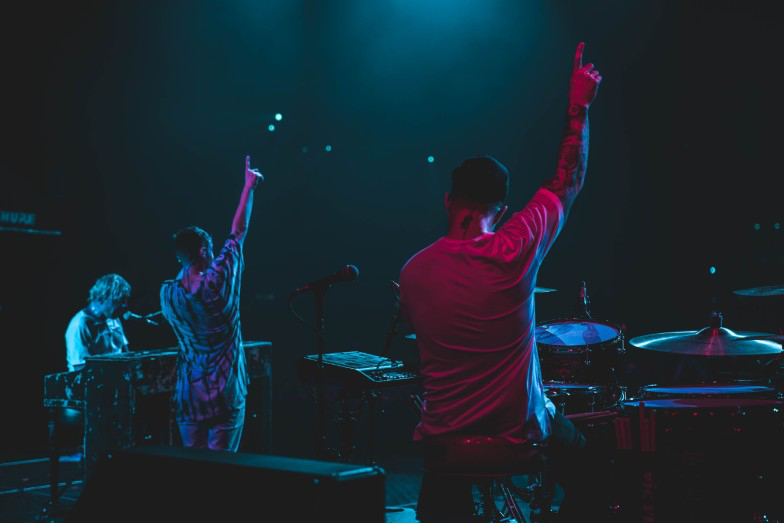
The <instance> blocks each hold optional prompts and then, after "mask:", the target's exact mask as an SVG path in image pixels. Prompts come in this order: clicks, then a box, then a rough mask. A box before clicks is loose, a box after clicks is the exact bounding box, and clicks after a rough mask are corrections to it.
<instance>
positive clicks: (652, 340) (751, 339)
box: [629, 327, 782, 356]
mask: <svg viewBox="0 0 784 523" xmlns="http://www.w3.org/2000/svg"><path fill="white" fill-rule="evenodd" d="M771 336H775V335H772V334H765V333H761V332H746V331H732V330H730V329H727V328H725V327H705V328H704V329H701V330H698V331H677V332H660V333H658V334H646V335H644V336H637V337H636V338H632V339H631V340H630V341H629V343H630V344H631V345H632V346H633V347H637V348H638V349H644V350H652V351H658V352H668V353H672V354H683V355H688V356H692V355H694V356H756V355H762V354H778V353H780V352H782V348H781V344H780V343H776V342H775V341H772V340H771V339H770V337H771ZM760 338H761V339H760ZM766 338H767V339H766Z"/></svg>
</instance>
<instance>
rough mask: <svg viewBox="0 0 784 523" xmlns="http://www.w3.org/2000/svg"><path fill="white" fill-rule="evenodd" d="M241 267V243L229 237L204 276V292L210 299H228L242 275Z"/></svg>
mask: <svg viewBox="0 0 784 523" xmlns="http://www.w3.org/2000/svg"><path fill="white" fill-rule="evenodd" d="M243 267H244V260H243V255H242V242H241V241H239V239H237V237H236V236H234V235H231V236H229V238H228V239H227V240H226V243H225V244H224V245H223V248H222V249H221V251H220V253H218V257H217V258H215V260H214V261H213V262H212V265H211V266H210V268H209V269H208V270H207V272H206V273H205V274H204V277H205V282H204V283H205V284H206V285H205V289H206V292H207V293H208V294H209V295H210V296H211V297H212V298H218V297H221V298H224V299H226V298H228V296H229V294H231V291H232V289H234V288H235V287H236V285H237V283H238V280H239V278H240V276H241V275H242V269H243Z"/></svg>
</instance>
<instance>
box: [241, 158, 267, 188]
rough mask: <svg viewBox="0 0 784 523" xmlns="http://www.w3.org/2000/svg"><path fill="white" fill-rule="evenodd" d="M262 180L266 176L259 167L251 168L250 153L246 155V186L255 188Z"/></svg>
mask: <svg viewBox="0 0 784 523" xmlns="http://www.w3.org/2000/svg"><path fill="white" fill-rule="evenodd" d="M260 181H262V182H263V181H264V176H263V175H262V174H261V173H260V172H259V170H258V169H251V167H250V155H247V156H246V157H245V187H249V188H251V189H254V188H255V187H256V185H258V183H259V182H260Z"/></svg>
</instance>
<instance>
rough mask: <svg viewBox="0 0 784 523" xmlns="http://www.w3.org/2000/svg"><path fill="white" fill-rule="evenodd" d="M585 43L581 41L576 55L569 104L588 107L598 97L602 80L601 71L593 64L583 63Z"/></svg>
mask: <svg viewBox="0 0 784 523" xmlns="http://www.w3.org/2000/svg"><path fill="white" fill-rule="evenodd" d="M584 47H585V44H584V43H583V42H580V45H578V46H577V52H576V53H575V55H574V67H573V68H572V79H571V82H570V85H569V105H572V104H574V105H580V106H582V107H585V108H588V106H589V105H591V103H592V102H593V100H594V98H596V92H597V90H598V89H599V84H600V83H601V81H602V76H601V75H600V74H599V71H597V70H596V69H594V67H593V64H592V63H589V64H587V65H585V66H584V65H583V48H584Z"/></svg>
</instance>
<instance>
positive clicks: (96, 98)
mask: <svg viewBox="0 0 784 523" xmlns="http://www.w3.org/2000/svg"><path fill="white" fill-rule="evenodd" d="M775 4H777V2H768V1H761V0H752V1H745V2H740V1H735V2H722V1H720V2H716V1H710V2H709V1H699V2H697V1H671V2H610V1H594V2H575V1H565V0H559V1H551V2H533V1H526V2H504V1H481V2H480V1H471V2H469V1H466V2H448V1H446V0H419V1H413V0H377V1H373V2H367V1H361V0H351V1H343V2H337V1H335V2H303V1H289V0H275V1H267V2H253V1H235V2H175V1H164V2H125V3H115V2H93V3H89V2H77V3H72V2H68V3H65V2H51V3H43V4H41V3H35V4H29V5H27V6H26V7H20V6H18V5H17V6H16V7H14V8H9V7H6V8H5V9H4V11H5V12H4V14H3V22H2V25H3V30H2V31H0V39H2V49H3V50H2V60H3V71H4V74H3V81H2V87H0V89H2V91H1V92H2V100H3V118H2V126H3V128H4V132H3V136H4V138H3V154H2V155H1V156H0V176H2V183H1V184H0V211H8V212H24V213H35V223H34V224H33V225H34V226H35V227H37V228H38V229H46V230H59V231H62V235H60V236H47V235H31V234H23V233H19V232H8V231H5V232H0V253H1V255H0V259H1V260H2V262H0V263H1V264H2V265H0V269H2V272H0V344H2V345H1V346H2V354H3V356H2V361H3V363H2V367H3V373H2V375H3V378H2V380H0V387H1V388H0V392H1V394H2V395H1V396H0V397H2V398H3V408H2V419H3V422H2V425H3V428H2V430H0V435H1V436H0V437H2V446H0V453H3V454H5V453H8V452H11V451H25V452H28V451H29V452H36V451H37V450H38V449H42V448H45V444H46V439H45V436H46V416H45V412H44V409H43V408H42V406H41V401H42V393H43V390H42V389H43V387H42V378H43V376H44V375H45V374H48V373H52V372H58V371H63V370H65V359H64V353H65V347H64V340H63V335H64V332H65V328H66V325H67V323H68V321H69V319H70V318H71V316H72V315H73V314H75V313H76V311H77V310H78V309H80V308H81V307H83V306H84V304H85V299H86V296H87V292H88V289H89V288H90V286H91V285H92V283H93V282H94V281H95V279H96V278H97V277H98V276H100V275H102V274H105V273H109V272H117V273H120V274H122V275H123V276H125V277H126V278H127V279H128V281H129V282H130V283H131V285H132V287H133V298H132V310H134V311H136V312H138V313H148V312H153V311H156V310H158V309H159V304H158V289H159V285H160V282H161V281H162V280H164V279H167V278H171V277H173V276H174V275H175V274H176V272H177V270H178V267H177V263H176V260H175V258H174V254H173V244H172V241H171V234H172V233H173V232H175V231H176V230H178V229H179V228H181V227H183V226H185V225H189V224H198V225H200V226H202V227H204V228H206V229H207V230H208V231H210V232H211V233H212V234H213V235H214V236H215V239H216V243H218V244H220V243H222V242H223V240H224V239H225V237H226V235H227V233H228V231H229V227H230V223H231V219H232V216H233V213H234V209H235V205H236V203H237V200H238V197H239V194H240V190H241V188H242V182H243V171H242V169H243V161H244V155H245V154H246V153H247V154H250V155H251V156H252V160H253V165H254V166H257V167H259V168H260V170H261V171H262V172H263V173H264V175H265V176H266V181H265V182H264V184H263V185H262V186H261V187H260V189H259V190H258V191H257V195H256V202H255V208H254V214H253V218H252V224H251V229H250V233H249V236H248V238H247V241H246V247H245V260H246V272H245V276H244V281H243V289H242V320H243V333H244V338H245V339H248V340H270V341H272V342H273V344H274V345H273V348H274V356H273V383H274V422H273V451H274V452H276V453H281V454H288V455H302V456H312V452H313V446H312V435H313V431H314V429H315V419H316V410H315V407H314V405H313V403H312V402H311V400H310V397H309V393H308V390H307V389H306V388H305V387H304V386H303V385H302V384H301V382H300V380H299V378H298V376H297V373H296V371H295V366H296V362H297V361H299V360H300V358H302V356H304V355H306V354H310V353H313V352H315V347H316V342H315V338H314V336H313V333H312V332H310V331H309V330H307V329H306V328H305V327H303V326H302V325H301V324H299V323H298V322H297V321H296V320H295V319H294V318H293V317H292V316H291V314H290V313H289V311H288V309H287V306H286V298H287V296H288V294H289V292H290V291H292V290H293V289H294V288H296V287H297V286H299V285H301V284H303V283H305V282H307V281H310V280H313V279H316V278H318V277H321V276H324V275H326V274H329V273H332V272H333V271H336V270H337V269H339V268H340V267H342V266H343V265H345V264H347V263H351V264H355V265H356V266H357V267H358V268H359V270H360V276H359V279H358V280H357V281H356V282H354V283H351V284H345V285H339V286H335V287H334V288H333V289H332V290H331V291H330V292H329V295H328V301H327V308H326V315H327V329H326V340H327V350H328V351H330V352H332V351H345V350H352V349H355V350H362V351H365V352H372V353H378V352H379V351H380V350H381V348H382V346H383V343H384V339H385V335H386V329H387V327H388V325H389V323H390V321H391V320H392V317H393V314H394V310H393V295H392V293H391V291H390V289H389V285H388V280H390V279H397V277H398V274H399V270H400V268H401V266H402V265H403V263H404V262H405V261H406V260H407V259H408V257H409V256H411V255H412V254H413V253H415V252H416V251H417V250H419V249H421V248H423V247H424V246H426V245H427V244H428V243H430V242H431V241H433V240H434V239H436V238H437V237H438V236H439V235H440V234H441V233H442V231H443V230H444V227H445V222H446V220H445V215H444V210H443V205H442V199H443V194H444V192H445V191H446V190H447V189H448V184H449V174H450V172H451V169H452V168H454V167H455V166H456V165H458V164H459V163H460V162H461V161H462V160H463V159H464V158H465V157H467V156H471V155H476V154H490V155H493V156H495V157H497V158H498V159H499V160H500V161H502V162H503V163H505V164H506V165H507V166H508V167H509V169H510V171H511V174H512V184H511V198H510V201H509V203H510V207H511V209H512V210H517V209H519V208H520V207H522V206H523V205H524V204H525V202H526V201H527V199H528V198H529V197H530V196H531V194H532V193H533V191H534V190H535V189H536V188H537V187H538V186H539V185H540V184H541V183H542V182H543V181H545V180H546V179H547V178H548V177H550V176H551V175H552V173H553V169H554V165H555V156H556V151H557V147H558V143H559V140H560V137H561V132H562V125H563V118H564V112H565V105H566V94H567V85H568V78H569V74H570V67H571V61H572V56H573V52H574V48H575V46H576V45H577V43H578V42H579V41H580V40H584V41H585V42H586V59H587V61H593V62H594V63H595V64H597V67H598V68H599V69H600V71H602V74H603V76H604V82H603V83H602V86H601V89H600V92H599V96H598V98H597V101H596V103H595V104H594V107H593V108H592V111H591V150H590V160H589V167H588V174H587V182H586V185H585V189H584V190H583V193H582V195H581V196H580V198H579V199H578V201H577V203H576V205H575V206H574V208H573V210H572V213H571V216H570V218H569V222H568V223H567V225H566V227H565V229H564V231H563V233H562V235H561V237H560V238H559V240H558V242H557V243H556V245H555V247H554V248H553V250H552V251H551V254H550V255H549V258H548V259H547V261H546V263H545V264H544V266H543V268H542V270H541V273H540V277H539V282H538V284H539V285H541V286H545V287H554V288H557V289H558V291H559V292H557V293H554V294H548V295H542V296H539V297H538V298H537V314H538V320H547V319H553V318H559V317H568V316H573V315H574V314H575V313H576V307H577V303H578V299H577V293H578V286H579V282H580V281H581V280H585V281H586V282H587V284H588V290H589V293H590V295H591V298H592V308H593V314H594V317H596V318H603V319H607V320H610V321H613V322H616V323H619V324H623V325H624V326H625V328H626V334H627V338H630V337H633V336H636V335H640V334H648V333H652V332H660V331H670V330H682V329H697V328H700V327H702V326H704V325H706V324H707V316H708V314H709V313H710V311H711V310H713V309H716V308H718V309H720V310H722V311H723V312H724V315H725V324H726V325H727V326H729V327H732V328H735V329H739V330H761V331H765V332H771V331H777V330H778V329H780V328H781V327H782V324H784V321H782V318H781V316H780V313H781V309H780V308H777V307H778V306H779V305H778V303H777V302H776V301H775V300H767V301H763V303H760V302H744V301H742V300H740V299H737V297H734V296H733V295H732V293H731V291H732V290H734V289H741V288H746V287H753V286H757V285H764V284H774V283H780V282H782V281H784V275H782V263H783V262H784V248H782V231H781V230H780V228H778V227H777V226H775V224H776V223H780V222H782V221H784V216H782V212H781V192H780V189H781V187H782V183H781V182H780V177H781V174H782V173H781V145H780V143H781V140H782V132H781V125H782V123H781V122H782V116H784V115H782V110H781V107H782V95H781V82H780V77H781V68H782V65H781V63H782V58H781V56H782V44H781V38H780V36H781V34H782V33H783V32H782V23H781V20H782V18H781V8H780V7H775ZM275 113H281V114H282V116H283V118H282V120H281V121H276V120H275V118H274V115H275ZM270 124H273V125H275V127H276V128H275V130H274V132H270V131H269V130H268V126H269V125H270ZM327 146H331V151H327V150H326V147H327ZM429 155H432V156H434V158H435V161H434V162H433V163H428V161H427V157H428V156H429ZM7 219H8V220H10V218H8V217H7ZM755 224H758V226H759V228H758V229H757V228H755ZM0 225H4V226H8V225H9V223H3V224H0ZM710 267H715V268H716V272H715V274H713V275H712V274H711V273H710V272H709V268H710ZM296 303H297V307H298V309H299V310H300V312H301V313H302V314H303V315H304V316H306V317H308V318H312V317H313V306H312V305H313V298H312V296H310V295H304V296H302V297H300V298H299V299H298V301H297V302H296ZM126 332H127V334H128V337H129V339H130V341H131V346H132V348H134V349H136V350H141V349H156V348H164V347H169V346H173V345H174V344H175V340H174V336H173V334H172V332H171V331H170V329H169V328H168V326H165V325H162V326H160V327H157V328H156V327H152V326H148V325H145V324H138V323H129V322H126ZM413 351H414V346H413V345H412V344H411V342H407V341H405V340H403V339H398V340H397V341H396V342H395V344H394V346H393V351H392V354H393V355H395V356H397V357H402V358H411V357H412V354H413ZM646 373H647V374H646ZM657 378H658V377H657V376H655V373H654V372H653V371H651V369H639V368H637V369H636V371H635V373H634V374H633V375H630V377H629V378H628V379H630V380H633V381H634V380H636V381H646V380H655V379H657ZM407 392H408V391H407V390H405V389H396V390H390V391H388V392H387V393H385V396H384V398H383V400H384V407H385V412H384V413H383V414H382V415H381V417H380V420H379V423H380V427H379V428H380V430H379V438H380V439H379V452H381V453H383V452H393V451H395V450H398V449H401V448H405V447H406V445H409V444H410V443H409V439H410V435H411V430H412V428H413V425H414V423H415V421H416V420H415V418H414V416H413V415H412V414H411V413H410V412H409V410H408V409H407V407H406V406H405V401H404V400H405V397H406V394H407ZM359 444H360V446H361V445H362V443H361V441H360V442H359Z"/></svg>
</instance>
